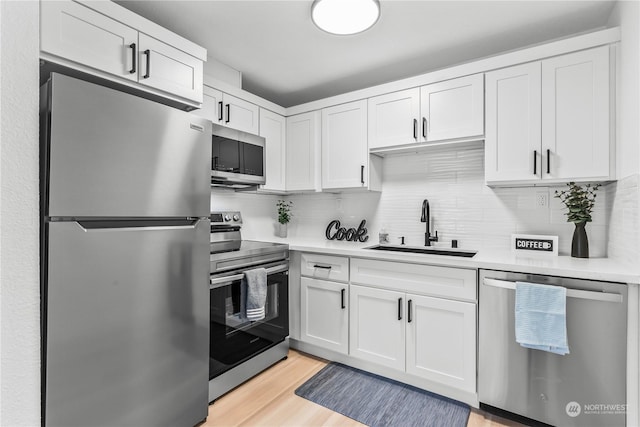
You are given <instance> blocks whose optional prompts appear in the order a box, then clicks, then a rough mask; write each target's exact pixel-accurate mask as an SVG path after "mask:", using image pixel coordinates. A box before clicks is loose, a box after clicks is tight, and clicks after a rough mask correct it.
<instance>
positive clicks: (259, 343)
mask: <svg viewBox="0 0 640 427" xmlns="http://www.w3.org/2000/svg"><path fill="white" fill-rule="evenodd" d="M265 268H266V269H267V300H266V303H265V318H264V319H263V320H259V321H250V320H247V319H246V318H244V316H242V313H241V310H240V282H241V280H242V277H243V274H242V272H240V273H238V272H235V273H232V274H226V275H224V276H221V277H220V276H219V277H212V278H211V282H210V283H211V284H210V286H209V288H210V291H209V298H210V302H211V311H210V341H209V356H210V357H209V379H212V378H215V377H216V376H218V375H220V374H222V373H224V372H225V371H227V370H229V369H231V368H233V367H234V366H237V365H239V364H240V363H242V362H244V361H245V360H248V359H250V358H251V357H252V356H254V355H256V354H258V353H260V352H262V351H264V350H266V349H268V348H270V347H272V346H274V345H275V344H277V343H279V342H281V341H283V340H284V339H285V338H286V337H287V336H288V335H289V296H288V295H289V275H288V274H289V264H288V262H285V263H282V262H278V263H274V264H270V265H267V266H265Z"/></svg>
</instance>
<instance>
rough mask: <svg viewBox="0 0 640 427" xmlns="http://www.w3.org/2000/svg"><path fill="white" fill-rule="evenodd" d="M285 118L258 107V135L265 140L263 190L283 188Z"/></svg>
mask: <svg viewBox="0 0 640 427" xmlns="http://www.w3.org/2000/svg"><path fill="white" fill-rule="evenodd" d="M286 133H287V127H286V120H285V118H284V117H283V116H281V115H279V114H276V113H272V112H271V111H269V110H265V109H263V108H261V109H260V136H262V137H264V138H265V140H266V147H265V151H266V153H265V162H266V181H267V182H266V183H265V185H263V186H262V188H264V189H265V190H275V191H284V190H285V178H286V175H285V171H286V167H285V164H286V162H287V158H286V151H285V141H286Z"/></svg>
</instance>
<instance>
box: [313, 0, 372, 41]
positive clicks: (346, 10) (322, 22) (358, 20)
mask: <svg viewBox="0 0 640 427" xmlns="http://www.w3.org/2000/svg"><path fill="white" fill-rule="evenodd" d="M379 17H380V2H379V1H378V0H315V1H314V2H313V5H312V6H311V19H313V23H314V24H316V26H317V27H318V28H320V29H321V30H323V31H326V32H328V33H331V34H337V35H341V36H342V35H349V34H356V33H360V32H362V31H364V30H366V29H368V28H370V27H371V26H373V24H375V23H376V22H377V21H378V18H379Z"/></svg>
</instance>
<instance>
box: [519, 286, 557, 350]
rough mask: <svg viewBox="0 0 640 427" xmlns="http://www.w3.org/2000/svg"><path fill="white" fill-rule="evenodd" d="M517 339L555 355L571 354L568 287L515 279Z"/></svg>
mask: <svg viewBox="0 0 640 427" xmlns="http://www.w3.org/2000/svg"><path fill="white" fill-rule="evenodd" d="M515 312H516V313H515V317H516V342H518V343H519V344H520V345H521V346H522V347H526V348H532V349H535V350H544V351H548V352H551V353H555V354H561V355H565V354H568V353H569V344H568V342H567V289H566V288H563V287H562V286H550V285H539V284H534V283H525V282H516V307H515Z"/></svg>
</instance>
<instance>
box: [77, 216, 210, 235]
mask: <svg viewBox="0 0 640 427" xmlns="http://www.w3.org/2000/svg"><path fill="white" fill-rule="evenodd" d="M201 221H204V219H202V218H198V219H195V220H184V221H182V220H180V221H161V220H157V221H154V220H151V221H75V223H76V224H77V225H78V227H80V228H81V229H82V230H83V231H85V232H99V231H113V230H117V231H167V230H193V229H195V228H196V227H198V225H199V224H200V222H201ZM163 222H164V223H166V224H168V225H161V224H162V223H163ZM138 224H139V225H138ZM169 224H170V225H169Z"/></svg>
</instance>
